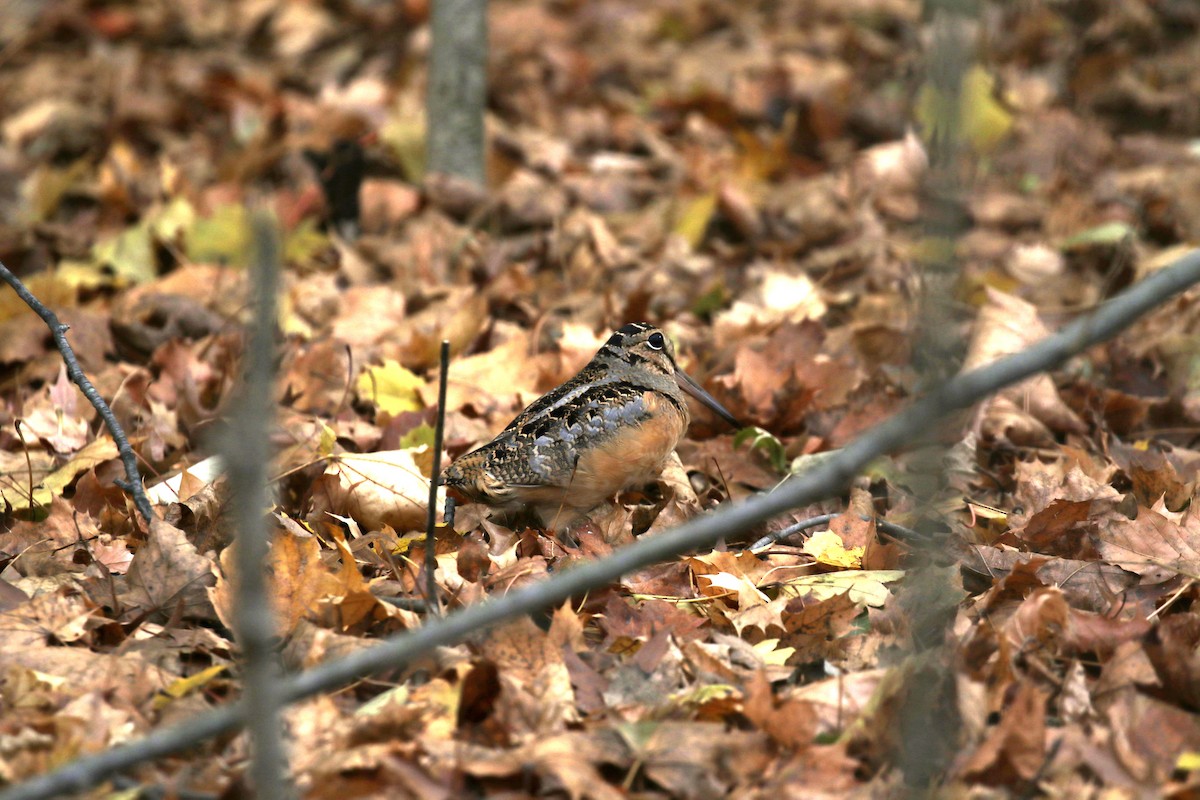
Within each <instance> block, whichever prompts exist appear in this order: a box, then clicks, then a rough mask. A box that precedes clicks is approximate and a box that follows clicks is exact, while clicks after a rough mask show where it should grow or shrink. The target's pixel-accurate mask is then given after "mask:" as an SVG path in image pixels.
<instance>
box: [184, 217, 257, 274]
mask: <svg viewBox="0 0 1200 800" xmlns="http://www.w3.org/2000/svg"><path fill="white" fill-rule="evenodd" d="M184 239H185V241H186V243H187V256H188V258H189V259H190V260H191V261H193V262H196V263H199V264H219V265H231V266H238V267H244V266H246V265H247V264H248V263H249V262H250V215H249V214H247V213H246V208H245V206H242V205H224V206H218V207H217V209H216V211H214V212H213V214H212V216H211V217H202V218H200V219H197V220H195V221H194V222H193V223H192V224H191V226H189V227H188V228H187V230H186V231H185V233H184Z"/></svg>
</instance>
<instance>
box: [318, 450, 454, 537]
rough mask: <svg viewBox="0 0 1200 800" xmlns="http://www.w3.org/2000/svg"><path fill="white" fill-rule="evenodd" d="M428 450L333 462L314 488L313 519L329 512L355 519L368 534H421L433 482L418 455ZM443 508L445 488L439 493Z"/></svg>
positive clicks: (366, 455)
mask: <svg viewBox="0 0 1200 800" xmlns="http://www.w3.org/2000/svg"><path fill="white" fill-rule="evenodd" d="M427 450H428V447H424V446H423V447H419V448H416V449H409V450H387V451H381V452H377V453H361V454H356V453H345V454H342V455H339V456H334V457H332V458H330V459H329V462H328V464H327V465H326V467H325V474H324V475H322V476H321V477H320V478H319V479H318V480H317V482H316V483H315V484H314V488H313V498H312V510H311V511H310V512H309V518H310V519H314V520H315V519H319V518H320V517H319V515H322V514H324V513H325V512H329V513H332V514H336V515H338V516H345V517H352V518H354V519H355V520H356V521H357V522H358V524H359V525H361V526H362V527H363V528H364V529H365V530H369V531H376V530H381V529H382V528H383V527H384V526H385V525H387V526H390V527H392V528H394V529H396V530H398V531H410V530H419V529H422V528H423V527H424V525H425V515H426V508H427V507H428V504H429V478H428V476H426V475H425V474H424V473H423V471H422V469H421V467H420V466H418V463H417V460H416V458H417V456H419V455H421V454H422V453H424V452H426V451H427ZM438 493H439V494H438V498H439V499H438V506H439V507H441V506H442V505H443V504H444V503H445V497H444V494H445V489H441V488H439V489H438Z"/></svg>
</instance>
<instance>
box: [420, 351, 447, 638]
mask: <svg viewBox="0 0 1200 800" xmlns="http://www.w3.org/2000/svg"><path fill="white" fill-rule="evenodd" d="M438 362H439V364H440V366H439V371H438V406H437V422H436V423H435V424H434V426H433V473H432V478H431V479H430V481H429V508H428V509H427V512H426V518H425V601H426V604H427V605H428V609H429V613H430V614H438V613H440V612H441V604H440V603H439V602H438V592H437V580H436V577H435V573H436V572H437V490H438V485H439V484H440V483H441V477H442V440H443V438H444V437H445V433H446V383H447V374H448V373H449V372H450V340H449V339H442V349H441V357H440V358H439V359H438Z"/></svg>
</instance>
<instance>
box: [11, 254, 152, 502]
mask: <svg viewBox="0 0 1200 800" xmlns="http://www.w3.org/2000/svg"><path fill="white" fill-rule="evenodd" d="M0 279H3V280H4V282H5V283H7V284H8V285H9V286H11V287H12V288H13V291H15V292H16V293H17V296H18V297H20V298H21V299H22V300H24V301H25V305H27V306H29V307H30V308H31V309H33V312H34V313H35V314H37V315H38V316H39V317H41V318H42V321H43V322H45V323H46V326H47V327H48V328H50V333H51V335H52V336H53V337H54V345H55V346H56V347H57V348H58V352H60V353H61V354H62V357H63V361H64V362H65V363H66V365H67V376H68V377H70V379H71V382H72V383H74V384H75V385H76V386H78V387H79V391H81V392H83V396H84V397H86V398H87V399H88V402H89V403H91V404H92V406H93V407H94V408H95V409H96V410H97V411H98V412H100V418H101V419H103V420H104V425H105V427H107V428H108V432H109V433H111V434H112V437H113V441H114V442H116V444H117V453H118V454H120V456H121V463H122V464H124V465H125V480H123V481H122V480H117V481H114V483H116V484H117V486H120V487H121V488H122V489H124V490H125V491H126V492H128V493H129V494H130V495H132V496H133V504H134V505H135V506H136V507H137V510H138V513H139V514H141V515H142V519H144V520H145V521H146V522H147V523H149V522H150V520H152V519H154V510H153V509H152V508H151V506H150V498H148V497H147V496H146V489H145V487H144V486H142V475H141V473H140V472H138V467H137V455H136V454H135V453H134V452H133V448H132V447H130V445H129V438H128V437H127V436H126V435H125V430H124V429H123V428H122V427H121V423H119V422H117V418H116V416H114V415H113V412H112V409H111V408H109V407H108V403H106V402H104V398H103V397H101V396H100V393H99V392H98V391H96V387H95V386H93V385H92V382H91V381H90V380H88V377H87V375H84V374H83V370H82V369H81V368H80V366H79V359H77V358H76V357H75V351H74V350H73V349H71V344H70V342H68V341H67V331H68V330H70V327H71V326H70V325H64V324H63V323H62V321H61V320H59V318H58V315H57V314H55V313H54V312H53V311H51V310H50V309H49V308H47V307H46V306H45V305H44V304H43V303H42V301H40V300H38V299H37V298H36V297H34V296H33V293H32V292H30V291H29V289H28V288H26V286H25V284H24V283H22V282H21V279H20V278H18V277H17V276H16V275H14V274H13V273H12V272H11V271H10V270H9V269H8V267H6V266H4V264H3V263H2V262H0Z"/></svg>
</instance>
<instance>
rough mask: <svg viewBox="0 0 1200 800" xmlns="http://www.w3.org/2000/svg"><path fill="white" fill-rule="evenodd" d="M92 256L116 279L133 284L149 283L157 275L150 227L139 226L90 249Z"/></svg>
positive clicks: (143, 224)
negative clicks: (109, 270) (110, 270)
mask: <svg viewBox="0 0 1200 800" xmlns="http://www.w3.org/2000/svg"><path fill="white" fill-rule="evenodd" d="M92 257H93V258H94V259H96V261H97V263H98V264H99V265H100V266H108V267H111V268H112V271H113V272H114V273H116V274H117V276H118V277H121V278H126V279H128V280H130V281H133V282H134V283H148V282H150V281H152V280H154V278H155V276H156V275H157V273H158V270H157V259H155V257H154V242H153V240H152V239H151V236H150V226H149V225H147V224H146V223H144V222H142V223H138V224H137V225H134V226H132V227H130V228H126V229H125V230H124V231H122V232H121V233H118V234H117V235H116V236H113V237H111V238H109V239H105V240H103V241H100V242H97V243H96V244H95V246H94V247H92Z"/></svg>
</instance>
